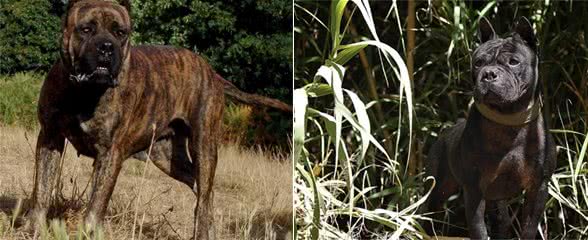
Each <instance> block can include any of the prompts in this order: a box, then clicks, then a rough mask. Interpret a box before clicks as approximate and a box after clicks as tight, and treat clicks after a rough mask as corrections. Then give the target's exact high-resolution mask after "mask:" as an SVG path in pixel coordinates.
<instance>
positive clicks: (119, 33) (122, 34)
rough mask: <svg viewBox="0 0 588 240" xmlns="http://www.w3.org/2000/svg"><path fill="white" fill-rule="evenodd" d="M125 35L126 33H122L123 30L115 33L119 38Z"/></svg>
mask: <svg viewBox="0 0 588 240" xmlns="http://www.w3.org/2000/svg"><path fill="white" fill-rule="evenodd" d="M126 34H127V33H126V32H125V31H123V30H118V31H116V35H118V36H120V37H123V36H125V35H126Z"/></svg>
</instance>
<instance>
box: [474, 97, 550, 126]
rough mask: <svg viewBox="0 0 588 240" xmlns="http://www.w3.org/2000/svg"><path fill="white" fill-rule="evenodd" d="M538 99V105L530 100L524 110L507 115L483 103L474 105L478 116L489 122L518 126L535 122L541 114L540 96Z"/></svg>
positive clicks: (541, 103)
mask: <svg viewBox="0 0 588 240" xmlns="http://www.w3.org/2000/svg"><path fill="white" fill-rule="evenodd" d="M538 99H539V102H538V103H535V99H533V100H531V102H530V103H529V105H528V106H527V108H526V109H525V110H523V111H520V112H516V113H509V114H504V113H501V112H498V111H496V110H494V109H492V108H490V107H488V105H486V104H483V103H475V104H476V108H477V109H478V111H479V112H480V114H482V116H484V117H485V118H487V119H488V120H490V121H493V122H496V123H499V124H502V125H507V126H520V125H523V124H527V123H529V122H531V121H533V120H535V119H536V118H537V117H538V116H539V114H540V113H541V106H542V105H543V101H542V99H541V96H539V98H538Z"/></svg>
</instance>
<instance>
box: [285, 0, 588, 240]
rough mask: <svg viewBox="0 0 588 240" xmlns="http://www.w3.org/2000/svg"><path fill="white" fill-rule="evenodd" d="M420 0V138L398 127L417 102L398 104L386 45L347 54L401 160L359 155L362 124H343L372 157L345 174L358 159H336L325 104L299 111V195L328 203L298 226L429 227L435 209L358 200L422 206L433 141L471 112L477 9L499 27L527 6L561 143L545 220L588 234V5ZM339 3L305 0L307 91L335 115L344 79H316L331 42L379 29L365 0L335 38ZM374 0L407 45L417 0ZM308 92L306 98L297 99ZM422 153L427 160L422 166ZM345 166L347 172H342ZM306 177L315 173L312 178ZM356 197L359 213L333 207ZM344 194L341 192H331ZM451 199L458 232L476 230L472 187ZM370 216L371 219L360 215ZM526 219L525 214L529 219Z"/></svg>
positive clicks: (351, 84) (574, 235) (571, 234)
mask: <svg viewBox="0 0 588 240" xmlns="http://www.w3.org/2000/svg"><path fill="white" fill-rule="evenodd" d="M334 2H340V1H334ZM415 3H416V9H415V13H416V24H415V29H416V39H415V46H416V48H415V49H413V52H414V69H415V71H414V74H413V78H412V79H413V80H412V89H413V98H414V104H413V105H414V115H415V116H416V117H415V119H414V127H413V131H412V139H413V140H412V141H411V140H410V138H409V136H408V135H406V134H400V133H399V130H400V132H404V133H406V132H407V131H408V130H409V125H408V122H407V121H406V117H405V115H406V113H402V112H400V111H399V110H400V109H402V108H400V107H399V105H398V103H399V100H400V95H398V94H395V93H398V92H399V91H401V85H399V84H391V83H389V80H388V81H387V80H386V79H387V78H386V77H385V76H384V75H383V72H387V71H386V70H394V69H393V68H392V67H389V66H387V65H386V64H383V63H382V62H381V59H382V58H381V55H380V53H379V51H378V50H377V49H376V48H365V49H364V50H363V54H364V55H363V59H362V58H361V57H358V56H357V55H353V56H350V57H348V60H349V62H348V63H347V64H345V75H344V76H345V78H344V80H343V82H342V86H341V87H342V88H343V89H349V90H352V91H353V92H354V93H356V94H357V95H358V96H359V98H360V99H372V100H374V101H372V102H369V103H366V107H367V114H368V116H369V121H370V125H371V126H372V127H371V129H372V131H371V134H372V135H373V137H374V138H375V139H381V141H382V145H383V146H384V148H386V150H387V152H388V153H389V155H390V156H391V158H392V159H393V160H395V163H393V164H390V163H388V161H387V160H386V157H385V156H384V155H383V154H379V153H377V151H374V149H373V148H372V149H371V150H368V154H367V156H368V157H366V158H365V159H364V160H363V162H361V161H359V159H361V158H360V157H359V156H361V151H358V149H361V144H362V143H361V139H362V138H363V137H362V136H361V131H358V130H356V129H355V128H354V127H353V126H350V125H345V123H344V125H343V128H342V129H343V131H342V132H341V136H340V138H341V139H344V144H346V145H347V147H348V148H349V149H352V150H350V151H349V154H348V155H350V156H351V161H350V163H351V165H352V166H353V167H356V166H362V165H361V164H365V165H363V166H364V167H363V168H352V169H353V171H351V172H348V173H346V172H345V171H346V168H347V167H348V165H346V164H347V163H346V162H345V161H339V162H334V161H333V159H335V156H334V155H335V154H336V151H335V149H333V146H332V145H330V144H332V143H331V142H332V141H333V140H332V139H333V138H334V137H333V136H332V132H331V131H332V130H331V129H329V128H326V127H322V126H323V125H327V122H328V121H327V120H322V119H321V120H319V119H320V118H318V117H317V116H316V115H315V114H311V115H308V114H309V113H311V112H313V111H310V112H309V111H307V115H306V116H299V119H300V118H305V119H311V121H305V123H306V124H304V125H302V123H301V122H300V121H298V120H295V124H299V125H298V126H295V132H294V142H295V156H296V157H298V156H302V157H305V158H308V159H309V161H308V162H307V163H306V164H307V165H305V166H304V167H305V171H306V172H305V171H303V170H299V169H298V168H297V171H298V172H299V173H300V176H301V177H300V178H301V179H298V180H297V184H299V185H298V186H297V191H299V192H297V194H304V196H305V198H302V197H299V199H300V201H301V203H297V204H299V205H297V206H304V207H307V208H311V209H313V210H315V211H317V212H304V214H299V215H298V217H299V218H298V220H297V223H298V225H299V226H298V227H299V231H298V232H302V231H306V230H310V229H312V227H316V228H318V229H317V230H316V231H317V232H316V234H318V232H319V231H327V232H329V233H323V234H322V235H321V237H327V238H328V237H332V234H331V233H339V232H338V231H344V232H346V233H352V234H353V233H356V234H357V235H354V237H357V238H389V237H390V236H391V234H392V233H391V232H398V231H399V229H402V227H405V228H406V229H408V230H409V231H408V232H406V233H404V234H418V233H415V232H413V230H415V231H417V232H418V231H419V226H418V224H416V223H415V218H416V219H419V218H420V219H422V217H426V215H416V214H415V215H410V216H404V215H402V214H397V215H388V216H389V217H390V218H391V219H394V220H398V219H401V220H398V221H405V222H403V224H402V225H401V226H400V227H399V226H396V225H387V224H384V223H383V222H381V220H382V219H381V218H380V219H376V218H371V219H370V218H369V217H368V216H373V215H371V213H370V212H368V211H363V212H361V211H357V212H355V210H357V209H360V208H361V209H386V210H388V211H392V212H393V211H400V212H401V213H406V212H405V211H402V210H403V209H412V206H414V205H415V204H418V203H419V201H420V200H422V199H424V198H425V197H426V196H427V195H426V194H427V192H428V190H429V189H426V188H425V184H423V178H424V176H423V174H422V173H423V172H424V171H423V165H422V164H423V162H424V160H425V158H426V155H427V152H428V150H429V148H430V145H431V144H432V143H433V141H435V140H436V138H437V136H438V134H439V132H440V131H441V130H442V129H443V128H444V127H446V126H449V125H452V124H453V123H454V122H455V121H456V120H457V119H458V118H460V117H465V116H466V114H467V111H468V109H467V106H468V103H469V101H470V100H471V97H472V94H471V93H472V87H473V84H472V81H471V72H470V70H469V69H470V64H471V63H470V61H471V58H470V53H471V51H472V50H473V49H475V47H476V46H477V44H478V43H477V41H478V40H477V34H476V31H477V27H478V25H477V24H478V20H479V19H480V18H481V17H482V16H486V17H488V18H489V19H490V20H491V22H492V23H493V25H494V27H495V29H496V31H497V32H498V33H500V34H503V33H507V32H508V31H509V30H510V28H511V27H512V24H513V23H514V21H515V20H516V19H517V18H518V17H520V16H525V17H527V18H528V19H530V21H531V22H532V23H533V25H534V28H535V29H536V31H537V35H538V39H539V41H538V42H539V45H540V49H541V52H540V53H541V55H540V58H541V63H540V66H539V69H540V71H541V74H540V76H541V80H542V83H543V84H542V87H541V88H542V91H543V96H544V98H543V100H544V102H545V108H544V112H545V113H546V116H547V119H548V121H549V124H550V128H551V129H552V134H553V135H554V137H555V139H556V143H557V145H558V149H559V151H558V161H557V162H558V167H557V170H556V174H555V175H554V176H553V177H552V178H551V181H550V184H549V194H550V198H549V199H548V201H547V204H546V210H545V214H544V215H543V218H542V223H541V224H542V225H541V226H542V228H543V230H546V232H547V237H548V238H549V239H554V238H555V239H584V238H586V232H588V227H587V226H588V222H587V221H588V217H586V216H587V214H586V213H587V212H588V199H587V198H586V196H588V195H587V192H586V189H588V184H587V182H588V181H587V180H586V173H587V172H588V170H587V165H586V161H587V159H588V158H587V157H586V156H587V155H586V150H587V148H588V137H587V133H588V123H586V121H585V119H586V116H587V115H586V114H587V113H588V107H587V106H588V104H587V103H588V102H587V99H586V96H588V78H587V75H586V70H587V69H588V58H586V56H588V47H587V46H588V40H587V39H588V38H586V34H587V33H588V24H587V23H586V21H581V20H580V19H583V18H582V17H580V16H586V15H587V14H588V4H587V3H585V2H575V1H547V2H546V1H506V2H505V1H463V0H452V1H432V2H426V1H415ZM330 4H331V2H323V1H312V2H311V1H299V2H298V1H297V2H295V10H296V11H295V33H296V35H295V58H296V62H295V64H296V65H295V86H296V87H299V88H304V90H305V92H306V95H307V96H308V97H307V99H308V106H311V107H312V108H313V109H317V110H318V111H320V112H322V113H326V114H328V115H331V114H332V113H333V112H334V111H337V109H336V107H335V108H333V105H335V106H336V100H335V99H334V98H332V97H329V96H331V95H332V94H333V93H332V91H333V90H330V89H329V86H327V87H325V86H323V85H326V84H324V83H323V85H316V84H315V85H314V86H310V85H308V84H313V83H314V82H315V79H314V76H315V74H316V71H317V69H319V68H320V67H321V66H322V65H323V64H325V62H327V63H328V60H331V58H332V52H333V51H332V49H333V46H334V45H335V46H336V44H337V42H353V41H359V40H362V39H366V38H371V34H370V32H371V31H370V29H369V28H370V27H369V26H368V24H365V23H364V21H363V20H362V19H361V18H358V17H357V16H356V15H359V14H360V13H359V9H355V11H354V8H348V10H349V12H348V13H349V16H351V17H344V19H343V20H342V21H341V24H340V28H341V29H345V30H346V31H345V32H343V34H342V36H340V38H334V37H333V33H332V29H333V26H334V25H333V21H332V19H333V18H332V16H330V15H329V13H330V12H329V9H330ZM370 4H371V5H372V8H371V9H372V11H373V15H374V18H373V19H374V23H375V26H376V29H377V31H378V33H379V35H380V36H379V37H380V40H381V41H382V42H384V43H386V44H388V45H390V46H392V47H394V49H397V51H398V52H401V53H404V52H406V51H407V49H406V46H408V44H407V42H406V41H407V40H406V39H407V38H406V27H407V15H408V14H407V4H406V1H397V2H395V4H394V3H391V2H383V1H373V2H370ZM345 16H347V15H345ZM328 19H331V20H330V21H328ZM351 29H355V30H356V31H351ZM354 32H355V33H354ZM346 58H347V57H346ZM360 60H361V61H360ZM382 70H385V71H382ZM370 75H372V78H370ZM388 78H389V76H388ZM370 79H372V80H370ZM311 93H312V95H314V96H312V95H311ZM297 94H301V95H300V96H299V95H297ZM302 96H304V95H303V94H302V92H298V91H297V92H296V93H295V98H296V99H300V98H301V97H302ZM297 102H298V100H297V101H296V102H295V104H296V103H297ZM376 102H378V103H376ZM345 106H346V107H347V108H349V109H352V107H353V105H352V102H350V101H347V104H346V105H345ZM378 107H380V110H378ZM295 115H296V112H295ZM319 126H321V127H319ZM297 128H298V129H304V130H305V131H304V132H303V133H304V134H298V135H297V133H299V132H297V131H296V129H297ZM333 128H334V127H333ZM301 143H304V145H303V146H304V149H299V148H296V146H297V144H301ZM409 153H410V156H411V157H410V158H408V156H409ZM325 159H328V160H325ZM408 159H410V161H408ZM297 160H298V159H297ZM411 163H417V164H416V165H415V166H414V168H412V169H411ZM311 170H312V171H311ZM349 174H351V175H352V176H353V179H354V180H355V183H354V187H356V188H357V189H363V191H361V194H360V193H355V194H353V193H352V191H350V190H349V189H350V188H349V187H348V185H346V184H349V183H348V180H347V179H349V178H348V177H347V175H349ZM336 175H341V177H339V178H337V177H335V176H336ZM333 179H337V180H333ZM305 181H308V182H310V183H312V184H307V185H305V184H303V183H305ZM304 187H306V189H305V188H304ZM313 191H318V192H319V193H320V195H319V196H320V198H312V197H308V196H312V195H310V193H312V192H313ZM354 196H355V198H356V199H361V200H359V201H357V202H355V204H354V207H355V208H354V209H353V210H354V211H353V212H354V215H353V217H354V219H353V221H350V220H349V218H348V217H342V216H337V214H342V213H341V211H333V210H332V209H333V208H334V206H337V204H340V203H346V202H348V201H349V200H350V199H351V198H353V197H354ZM333 197H334V198H335V199H337V200H339V201H340V202H337V201H334V200H332V199H333ZM297 200H298V199H297ZM520 201H522V198H518V199H515V200H514V201H513V202H511V203H512V204H511V205H510V210H511V211H512V212H519V213H520V212H521V209H520V204H517V203H519V202H520ZM447 208H448V211H447V214H448V216H450V218H449V219H450V220H451V221H450V222H451V223H452V224H455V225H456V226H457V227H453V232H452V233H451V234H449V235H462V236H465V235H467V232H465V230H464V227H465V222H464V220H465V219H464V217H463V199H462V198H461V195H460V194H458V195H457V196H456V198H452V200H450V201H449V202H448V204H447ZM348 210H349V209H346V211H348ZM385 213H391V212H384V211H382V212H380V214H381V215H380V216H382V215H385ZM360 219H364V220H365V219H369V221H367V220H366V221H363V222H361V221H359V220H360ZM313 220H315V222H312V221H313ZM355 220H357V222H356V221H355ZM515 222H518V223H520V220H515ZM309 223H312V225H310V227H309V225H306V224H309ZM518 223H515V225H516V224H518ZM309 228H310V229H309ZM456 229H457V230H456ZM321 233H322V232H321ZM444 233H447V232H444ZM408 238H411V237H408ZM414 238H416V237H414Z"/></svg>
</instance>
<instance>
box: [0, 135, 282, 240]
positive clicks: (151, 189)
mask: <svg viewBox="0 0 588 240" xmlns="http://www.w3.org/2000/svg"><path fill="white" fill-rule="evenodd" d="M36 138H37V133H36V132H27V131H24V130H22V129H19V128H14V127H0V211H1V212H0V220H1V221H0V223H1V224H0V238H1V239H28V238H30V236H28V234H27V233H24V232H22V231H20V229H19V228H18V226H19V222H21V216H22V214H23V212H24V211H26V210H27V204H28V198H29V196H30V194H31V191H32V182H33V174H34V148H35V141H36ZM145 166H147V167H146V168H145ZM63 169H64V170H63V171H62V177H61V179H62V187H61V188H60V190H58V195H59V196H61V197H60V200H59V201H58V203H57V204H56V206H55V208H54V209H53V210H52V211H51V212H52V213H50V214H51V215H53V216H55V218H56V219H61V220H63V221H64V222H65V224H66V228H67V230H68V232H69V234H70V235H74V234H75V233H76V231H77V229H78V227H77V226H78V224H79V223H80V219H81V218H82V217H81V214H82V211H83V208H84V206H85V203H86V202H87V195H88V192H89V190H87V188H88V186H87V185H88V184H87V183H88V179H89V178H90V175H91V174H92V160H91V159H89V158H86V157H83V156H81V157H78V156H77V154H76V151H75V149H74V148H73V147H72V146H71V145H69V146H68V147H67V149H66V156H65V158H64V162H63ZM214 190H215V202H214V204H215V208H214V213H215V227H216V236H217V238H218V239H290V238H291V228H292V165H291V159H290V156H285V155H276V154H269V153H267V152H264V151H261V150H256V149H241V148H239V147H237V146H236V145H234V144H229V145H225V146H222V147H221V148H220V149H219V163H218V167H217V173H216V180H215V185H214ZM195 200H196V198H195V196H194V194H193V193H192V191H191V189H190V188H188V187H187V186H186V185H183V184H181V183H180V182H177V181H175V180H173V179H172V178H170V177H168V176H167V175H165V174H164V173H162V172H161V171H159V169H157V168H156V167H154V166H153V165H152V164H150V163H145V162H141V161H138V160H135V159H129V160H127V161H126V162H125V163H124V166H123V170H122V172H121V174H120V176H119V179H118V182H117V185H116V188H115V190H114V194H113V197H112V199H111V202H110V205H109V210H108V212H109V214H108V215H107V218H106V223H105V224H104V238H105V239H189V238H190V237H191V235H192V234H191V232H192V231H193V208H194V203H195ZM19 203H22V205H23V206H24V207H23V208H22V210H20V211H19V208H18V207H17V205H19ZM15 209H16V211H15ZM15 216H16V217H15ZM13 217H15V218H13ZM13 219H14V220H13ZM133 230H134V231H133Z"/></svg>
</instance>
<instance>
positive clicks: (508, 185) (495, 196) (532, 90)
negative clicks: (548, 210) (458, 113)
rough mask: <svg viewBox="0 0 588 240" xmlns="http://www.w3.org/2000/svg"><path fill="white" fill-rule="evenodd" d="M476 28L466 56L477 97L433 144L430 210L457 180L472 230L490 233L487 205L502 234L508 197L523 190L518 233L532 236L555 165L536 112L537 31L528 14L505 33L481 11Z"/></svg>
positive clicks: (480, 235)
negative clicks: (476, 37)
mask: <svg viewBox="0 0 588 240" xmlns="http://www.w3.org/2000/svg"><path fill="white" fill-rule="evenodd" d="M479 33H480V40H481V44H480V46H479V47H478V48H477V49H476V50H475V51H474V53H473V56H472V78H473V81H474V84H475V89H474V102H475V104H474V106H472V107H471V109H470V112H469V116H468V118H467V119H466V120H463V119H460V120H458V122H457V124H455V126H453V127H451V128H449V129H447V130H446V131H445V132H444V133H443V134H441V136H440V137H439V139H438V140H437V142H435V143H434V144H433V146H432V147H431V150H430V152H429V155H428V161H427V162H428V163H427V172H428V174H429V175H432V176H434V177H435V179H436V180H437V184H436V186H435V188H434V189H433V192H432V193H431V196H430V200H429V203H428V209H429V211H440V210H442V208H443V203H444V201H445V200H446V199H447V198H448V197H449V196H451V195H452V194H454V193H456V192H457V191H458V190H459V187H460V186H461V187H463V190H464V192H463V193H464V198H465V211H466V221H467V224H468V229H469V233H470V234H469V235H470V237H471V238H472V239H487V238H488V233H487V231H486V224H485V222H484V214H485V210H486V209H488V210H489V214H490V220H491V225H490V229H491V232H492V234H491V235H492V237H495V238H508V237H510V230H511V222H510V217H509V213H508V210H507V202H506V201H507V200H508V199H509V198H512V197H515V196H517V195H519V194H520V193H521V192H522V191H523V190H524V191H525V201H524V206H523V213H522V219H521V222H522V231H521V236H520V237H521V238H523V239H533V238H535V234H536V233H537V226H538V223H539V218H540V216H541V214H542V213H543V209H544V207H545V201H546V199H547V194H548V193H547V183H548V181H549V178H550V177H551V175H552V174H553V171H554V168H555V144H554V142H553V139H552V137H551V135H550V134H549V133H548V129H547V125H546V123H545V121H544V120H543V116H542V115H541V96H540V91H539V90H538V85H539V83H538V81H539V78H538V70H537V68H538V62H539V59H538V55H537V46H536V42H535V35H534V33H533V28H532V27H531V24H530V23H529V21H528V20H527V19H526V18H521V19H520V20H519V21H518V23H517V24H515V27H514V30H513V31H512V34H511V35H510V36H509V37H506V38H500V37H498V36H497V35H496V34H495V32H494V29H493V28H492V25H491V24H490V23H489V22H488V20H487V19H485V18H483V19H482V20H481V21H480V29H479Z"/></svg>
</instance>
